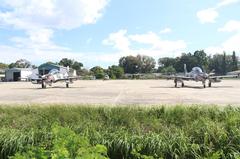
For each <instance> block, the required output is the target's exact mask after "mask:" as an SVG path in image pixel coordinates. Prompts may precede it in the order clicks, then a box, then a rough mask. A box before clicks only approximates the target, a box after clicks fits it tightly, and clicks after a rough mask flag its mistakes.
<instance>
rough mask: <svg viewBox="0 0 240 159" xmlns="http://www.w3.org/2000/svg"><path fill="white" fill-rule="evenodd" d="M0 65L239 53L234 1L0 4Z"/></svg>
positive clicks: (239, 16)
mask: <svg viewBox="0 0 240 159" xmlns="http://www.w3.org/2000/svg"><path fill="white" fill-rule="evenodd" d="M0 2H1V3H0V57H1V58H0V62H6V63H10V62H14V61H16V60H17V59H20V58H24V59H28V60H30V61H31V62H32V63H34V64H41V63H43V62H46V61H59V60H60V59H61V58H64V57H66V58H71V59H75V60H77V61H81V62H83V63H84V65H85V67H87V68H90V67H92V66H95V65H99V66H103V67H107V66H109V65H112V64H118V59H119V58H120V57H121V56H126V55H137V54H144V55H149V56H153V57H154V58H155V59H158V58H159V57H165V56H169V57H175V56H178V55H180V54H181V53H182V52H193V51H195V50H198V49H204V50H205V51H206V52H207V53H208V54H214V53H216V52H219V53H222V52H223V51H226V52H227V53H229V54H231V53H232V51H233V50H235V51H236V52H237V54H238V55H240V44H239V42H240V12H239V10H240V0H211V1H207V0H202V1H193V0H181V1H177V0H148V1H146V0H131V1H129V0H87V1H86V0H68V1H66V0H42V1H39V0H11V1H9V0H0Z"/></svg>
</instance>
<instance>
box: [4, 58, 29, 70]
mask: <svg viewBox="0 0 240 159" xmlns="http://www.w3.org/2000/svg"><path fill="white" fill-rule="evenodd" d="M8 67H9V68H14V67H16V68H30V67H32V65H31V63H30V62H29V61H28V60H26V59H20V60H17V61H16V62H15V63H11V64H9V65H8Z"/></svg>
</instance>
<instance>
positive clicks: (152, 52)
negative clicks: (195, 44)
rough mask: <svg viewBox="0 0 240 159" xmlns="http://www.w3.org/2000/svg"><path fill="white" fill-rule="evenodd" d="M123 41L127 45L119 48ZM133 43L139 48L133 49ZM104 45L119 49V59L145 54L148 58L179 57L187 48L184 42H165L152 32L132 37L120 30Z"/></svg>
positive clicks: (105, 41) (104, 42) (111, 35)
mask: <svg viewBox="0 0 240 159" xmlns="http://www.w3.org/2000/svg"><path fill="white" fill-rule="evenodd" d="M113 35H115V36H113ZM116 35H118V36H116ZM119 35H121V36H119ZM123 39H124V40H123ZM121 41H123V43H125V44H127V45H123V46H121V47H119V46H120V44H122V43H121ZM119 43H120V44H119ZM133 43H134V44H136V46H138V48H134V49H133V48H132V46H133ZM103 44H107V45H111V46H113V47H114V48H118V50H119V52H118V53H117V54H118V57H121V56H126V55H129V54H131V55H137V54H145V55H148V56H153V57H155V58H158V57H163V56H176V55H179V53H181V52H183V51H185V49H186V48H187V44H186V42H185V41H183V40H163V39H161V37H160V36H158V35H157V34H156V33H154V32H151V31H150V32H147V33H145V34H133V35H131V34H127V31H126V30H120V31H118V32H116V33H111V34H110V35H109V37H108V38H107V39H105V40H103ZM146 44H147V45H148V47H147V48H146V46H145V45H146ZM124 48H127V49H124Z"/></svg>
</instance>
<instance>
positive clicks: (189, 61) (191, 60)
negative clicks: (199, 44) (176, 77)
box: [174, 53, 201, 72]
mask: <svg viewBox="0 0 240 159" xmlns="http://www.w3.org/2000/svg"><path fill="white" fill-rule="evenodd" d="M184 64H186V65H187V70H188V71H190V70H191V69H192V68H193V67H196V66H199V67H201V66H200V64H199V63H198V60H197V58H196V57H195V56H194V55H192V54H191V53H187V54H186V53H183V54H182V55H181V57H178V58H176V64H175V66H174V68H175V69H176V71H177V72H184V67H183V66H184Z"/></svg>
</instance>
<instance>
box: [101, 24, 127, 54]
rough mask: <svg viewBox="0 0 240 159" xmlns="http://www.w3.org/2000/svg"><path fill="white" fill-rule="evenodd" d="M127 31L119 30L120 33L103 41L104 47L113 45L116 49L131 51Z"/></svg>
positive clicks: (113, 34) (112, 34)
mask: <svg viewBox="0 0 240 159" xmlns="http://www.w3.org/2000/svg"><path fill="white" fill-rule="evenodd" d="M126 34H127V30H124V29H123V30H119V31H118V32H115V33H111V34H110V35H109V37H108V38H107V39H105V40H103V44H104V45H113V46H114V48H116V49H118V50H122V51H128V50H129V45H130V42H129V39H128V38H127V37H126Z"/></svg>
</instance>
